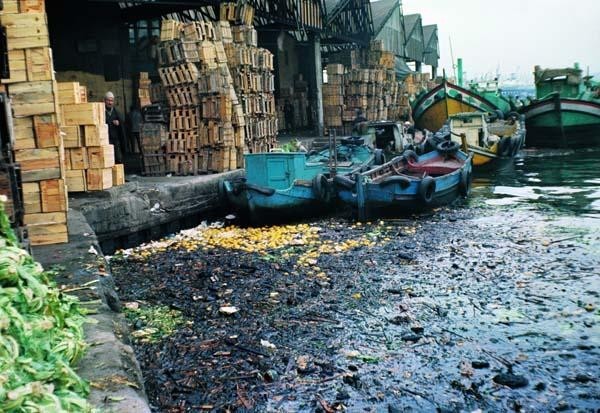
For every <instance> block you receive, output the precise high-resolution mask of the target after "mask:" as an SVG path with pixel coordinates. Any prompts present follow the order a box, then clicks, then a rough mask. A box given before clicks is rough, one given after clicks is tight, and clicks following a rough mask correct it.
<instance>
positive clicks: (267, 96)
mask: <svg viewBox="0 0 600 413" xmlns="http://www.w3.org/2000/svg"><path fill="white" fill-rule="evenodd" d="M253 19H254V10H253V9H252V7H250V6H249V5H247V4H240V3H230V2H229V3H222V4H221V22H220V24H223V23H224V22H230V23H233V26H231V34H232V38H233V42H231V43H229V42H223V43H224V47H225V53H226V57H227V62H228V65H229V69H230V73H231V76H232V78H233V85H234V88H235V92H236V94H237V97H238V99H239V102H240V103H241V112H240V113H239V114H236V118H238V117H239V116H243V123H244V126H245V133H244V134H245V149H246V150H247V151H249V152H252V153H256V152H265V151H269V150H270V149H272V148H273V147H274V146H275V145H276V142H277V132H278V127H277V113H276V108H275V95H274V91H275V78H274V75H273V54H272V53H271V52H270V51H268V50H267V49H264V48H260V47H258V46H257V41H258V39H257V32H256V30H255V29H254V26H253Z"/></svg>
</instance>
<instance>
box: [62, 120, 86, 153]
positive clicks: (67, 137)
mask: <svg viewBox="0 0 600 413" xmlns="http://www.w3.org/2000/svg"><path fill="white" fill-rule="evenodd" d="M60 130H61V132H62V138H63V145H64V147H65V149H66V148H78V147H80V146H83V139H82V137H81V133H80V127H79V126H61V127H60Z"/></svg>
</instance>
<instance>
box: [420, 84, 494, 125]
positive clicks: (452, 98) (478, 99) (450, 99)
mask: <svg viewBox="0 0 600 413" xmlns="http://www.w3.org/2000/svg"><path fill="white" fill-rule="evenodd" d="M495 110H498V107H497V106H495V105H494V104H493V103H491V102H490V101H488V100H487V99H485V98H484V97H482V96H479V95H477V94H476V93H474V92H472V91H470V90H467V89H464V88H462V87H460V86H457V85H454V84H452V83H449V82H443V83H441V84H439V85H438V86H436V87H435V88H433V89H431V90H430V91H429V92H427V93H426V94H424V95H423V96H421V97H420V98H419V99H417V101H416V102H415V103H414V104H413V119H414V121H415V126H416V127H417V128H419V129H427V130H430V131H437V130H439V129H440V128H441V127H442V126H443V125H444V123H445V122H446V121H447V120H448V117H449V116H451V115H455V114H458V113H464V112H477V111H479V112H494V111H495Z"/></svg>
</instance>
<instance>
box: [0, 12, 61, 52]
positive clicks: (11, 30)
mask: <svg viewBox="0 0 600 413" xmlns="http://www.w3.org/2000/svg"><path fill="white" fill-rule="evenodd" d="M0 24H1V25H2V26H4V27H6V37H7V46H8V50H14V49H31V48H36V47H48V46H50V39H49V36H48V22H47V20H46V14H45V13H19V14H2V15H0Z"/></svg>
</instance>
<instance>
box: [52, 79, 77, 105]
mask: <svg viewBox="0 0 600 413" xmlns="http://www.w3.org/2000/svg"><path fill="white" fill-rule="evenodd" d="M57 85H58V102H59V104H61V105H72V104H78V103H82V102H81V86H80V85H79V82H57Z"/></svg>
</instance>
